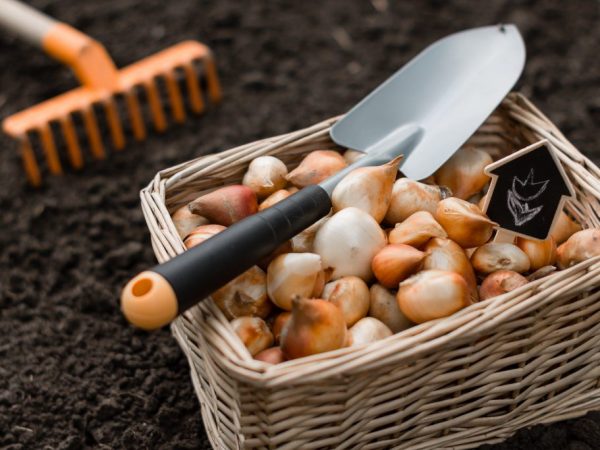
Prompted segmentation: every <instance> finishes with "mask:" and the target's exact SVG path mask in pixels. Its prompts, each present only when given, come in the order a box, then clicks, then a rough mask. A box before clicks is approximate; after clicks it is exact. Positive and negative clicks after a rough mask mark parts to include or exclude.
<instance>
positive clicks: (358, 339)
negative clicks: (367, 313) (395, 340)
mask: <svg viewBox="0 0 600 450" xmlns="http://www.w3.org/2000/svg"><path fill="white" fill-rule="evenodd" d="M348 334H349V339H348V341H349V342H350V346H351V347H358V346H359V345H364V344H370V343H372V342H376V341H379V340H381V339H385V338H386V337H389V336H391V335H392V334H393V333H392V330H390V329H389V328H388V327H387V325H386V324H384V323H383V322H381V321H380V320H377V319H375V318H373V317H365V318H363V319H360V320H359V321H358V322H356V324H355V325H354V326H353V327H352V328H350V330H348Z"/></svg>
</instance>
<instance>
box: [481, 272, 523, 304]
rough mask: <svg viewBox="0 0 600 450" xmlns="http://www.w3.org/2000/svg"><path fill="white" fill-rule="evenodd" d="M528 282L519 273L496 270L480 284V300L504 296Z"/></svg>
mask: <svg viewBox="0 0 600 450" xmlns="http://www.w3.org/2000/svg"><path fill="white" fill-rule="evenodd" d="M528 282H529V281H528V280H527V278H525V277H524V276H523V275H521V274H520V273H517V272H514V271H512V270H498V271H496V272H492V273H491V274H489V275H488V276H487V277H485V279H484V280H483V282H482V283H481V287H480V288H479V294H480V298H481V300H482V301H483V300H487V299H488V298H492V297H496V296H498V295H502V294H506V293H507V292H510V291H513V290H515V289H517V288H519V287H521V286H524V285H526V284H527V283H528Z"/></svg>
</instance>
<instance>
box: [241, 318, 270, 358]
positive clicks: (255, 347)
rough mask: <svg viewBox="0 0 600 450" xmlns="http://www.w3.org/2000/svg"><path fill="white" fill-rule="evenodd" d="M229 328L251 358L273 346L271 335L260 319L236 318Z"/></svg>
mask: <svg viewBox="0 0 600 450" xmlns="http://www.w3.org/2000/svg"><path fill="white" fill-rule="evenodd" d="M231 326H232V328H233V331H235V333H236V334H237V335H238V336H239V337H240V339H241V340H242V342H243V343H244V345H245V346H246V348H247V349H248V351H249V352H250V354H251V355H252V356H255V355H256V354H258V353H260V352H262V351H263V350H265V349H267V348H269V347H270V346H271V345H273V333H271V330H269V326H268V325H267V324H266V322H265V321H264V320H263V319H261V318H260V317H238V318H237V319H233V320H232V321H231Z"/></svg>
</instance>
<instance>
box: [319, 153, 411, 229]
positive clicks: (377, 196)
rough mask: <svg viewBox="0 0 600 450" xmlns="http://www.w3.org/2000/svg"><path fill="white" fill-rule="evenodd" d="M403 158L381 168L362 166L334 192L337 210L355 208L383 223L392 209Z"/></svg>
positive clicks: (334, 204) (347, 176) (348, 176)
mask: <svg viewBox="0 0 600 450" xmlns="http://www.w3.org/2000/svg"><path fill="white" fill-rule="evenodd" d="M400 159H401V158H396V159H394V160H392V161H390V162H389V163H387V164H383V165H381V166H373V167H359V168H358V169H355V170H353V171H352V172H350V173H349V174H348V175H346V176H345V177H344V178H343V179H342V180H341V181H340V182H339V183H338V185H337V186H336V187H335V189H334V190H333V193H332V196H331V203H332V205H333V211H334V212H338V211H341V210H342V209H344V208H349V207H355V208H358V209H360V210H362V211H364V212H366V213H368V214H370V215H371V217H373V218H374V219H375V220H376V221H377V222H381V221H382V220H383V218H384V217H385V213H386V212H387V210H388V208H389V206H390V201H391V197H392V186H393V184H394V180H395V179H396V174H397V173H398V165H399V164H400Z"/></svg>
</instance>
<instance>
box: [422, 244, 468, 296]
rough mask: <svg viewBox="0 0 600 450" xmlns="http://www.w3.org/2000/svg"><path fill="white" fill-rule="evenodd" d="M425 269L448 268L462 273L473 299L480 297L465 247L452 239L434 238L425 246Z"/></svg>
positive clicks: (447, 269) (450, 270)
mask: <svg viewBox="0 0 600 450" xmlns="http://www.w3.org/2000/svg"><path fill="white" fill-rule="evenodd" d="M424 250H425V254H426V256H425V259H424V261H423V269H425V270H446V271H449V272H456V273H458V274H459V275H461V276H462V277H463V278H464V280H465V281H466V283H467V285H468V286H469V292H470V294H471V300H472V301H473V302H476V301H477V300H478V299H479V293H478V290H477V277H476V276H475V271H474V270H473V266H472V265H471V261H470V260H469V258H468V257H467V254H466V252H465V250H463V248H462V247H461V246H460V245H458V244H457V243H456V242H454V241H452V240H451V239H446V238H433V239H431V240H430V241H429V242H428V243H427V245H426V246H425V249H424Z"/></svg>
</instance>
